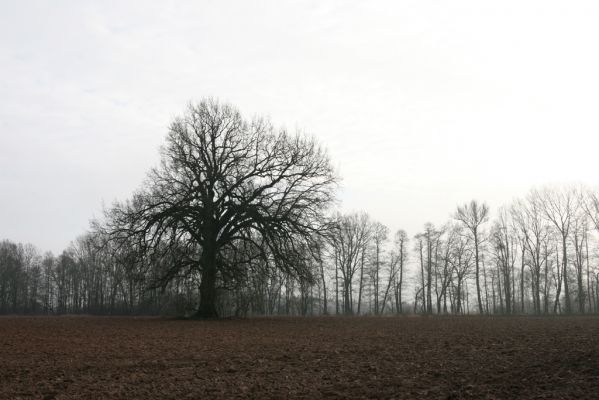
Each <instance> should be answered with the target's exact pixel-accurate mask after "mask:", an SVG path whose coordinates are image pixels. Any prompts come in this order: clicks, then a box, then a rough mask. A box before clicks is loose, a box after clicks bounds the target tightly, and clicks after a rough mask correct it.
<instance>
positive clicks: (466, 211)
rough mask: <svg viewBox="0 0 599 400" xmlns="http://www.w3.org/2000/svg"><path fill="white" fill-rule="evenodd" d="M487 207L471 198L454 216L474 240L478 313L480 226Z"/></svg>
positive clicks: (485, 216) (479, 307)
mask: <svg viewBox="0 0 599 400" xmlns="http://www.w3.org/2000/svg"><path fill="white" fill-rule="evenodd" d="M488 216H489V207H488V206H487V204H486V203H483V204H479V203H478V202H477V201H476V200H472V201H471V202H470V203H469V204H464V205H463V206H460V207H458V209H457V211H456V213H455V216H454V218H455V219H457V220H458V221H460V222H462V223H463V224H464V226H466V227H467V228H468V230H469V231H470V233H471V235H472V239H473V241H474V243H473V244H474V266H475V272H474V273H475V279H476V298H477V301H478V310H479V313H481V314H482V313H483V302H482V298H481V289H480V268H479V261H480V254H479V251H480V244H481V235H480V233H481V232H480V226H481V225H482V224H483V223H485V222H486V221H487V220H488Z"/></svg>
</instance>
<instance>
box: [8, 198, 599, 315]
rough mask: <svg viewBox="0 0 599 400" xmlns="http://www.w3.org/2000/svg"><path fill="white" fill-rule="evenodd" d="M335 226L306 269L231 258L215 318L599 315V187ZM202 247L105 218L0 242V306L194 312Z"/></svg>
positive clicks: (344, 218)
mask: <svg viewBox="0 0 599 400" xmlns="http://www.w3.org/2000/svg"><path fill="white" fill-rule="evenodd" d="M327 226H328V229H327V232H326V234H324V235H323V236H322V239H321V240H320V241H319V242H317V243H315V244H313V245H312V246H311V247H304V249H303V253H302V254H304V259H303V260H301V262H300V260H298V266H301V268H303V269H305V270H303V271H302V274H298V273H295V272H294V270H293V266H291V267H290V266H287V268H281V266H279V265H277V258H276V257H274V256H272V257H253V256H252V250H251V249H248V250H247V254H245V256H244V257H241V256H240V254H241V253H240V252H236V253H235V254H234V255H231V257H232V258H231V260H229V261H230V265H231V267H230V268H227V269H226V271H227V273H226V274H225V273H221V274H219V276H218V278H217V279H218V311H219V315H221V316H227V315H317V314H377V315H380V314H390V313H397V314H401V313H425V314H467V313H484V314H566V313H580V314H582V313H597V312H599V268H598V267H597V255H598V250H599V246H598V242H597V240H596V233H597V232H598V231H599V198H598V197H597V195H596V194H595V193H593V192H591V191H588V190H583V189H578V188H571V187H559V188H546V189H542V190H533V191H531V192H530V193H529V195H528V196H526V197H525V198H524V199H520V200H517V201H515V202H514V203H513V204H511V205H509V206H506V207H503V208H501V209H499V210H496V212H495V215H494V218H493V219H490V211H489V209H488V207H487V206H486V205H485V204H481V203H478V202H476V201H472V202H470V203H468V204H466V205H464V206H460V207H457V209H456V211H455V212H454V213H453V214H451V218H450V220H449V221H448V222H447V223H445V224H443V225H441V226H438V227H437V226H434V225H433V224H430V223H427V224H425V225H424V227H423V230H422V231H421V232H419V233H417V234H416V235H414V236H413V237H409V236H408V235H407V234H406V232H404V231H403V230H400V231H398V232H390V231H389V229H388V228H387V227H386V226H385V225H383V224H382V223H380V222H376V221H373V220H372V219H371V218H370V217H369V216H368V215H367V214H366V213H354V214H336V215H334V216H332V217H331V218H330V221H329V223H328V224H327ZM198 251H199V250H198V249H189V248H186V247H183V246H179V247H177V246H172V245H169V246H167V245H166V244H165V246H164V251H163V252H161V251H156V249H154V251H152V252H148V251H147V249H145V248H144V245H143V243H136V242H134V241H132V240H130V238H129V239H127V240H125V241H118V240H114V238H112V237H110V235H109V234H107V231H106V229H105V225H104V224H101V223H96V224H94V227H93V229H91V230H90V232H88V233H86V234H85V235H83V236H82V237H80V238H79V239H77V240H76V241H75V242H74V243H73V244H72V245H71V246H70V247H69V248H68V249H67V250H65V251H64V252H63V253H62V254H60V255H58V256H54V255H52V254H51V253H41V252H40V251H39V250H38V249H36V248H35V247H34V246H32V245H21V244H15V243H12V242H9V241H3V242H0V313H2V314H9V313H18V314H41V313H56V314H64V313H86V314H171V315H183V314H187V315H190V314H192V313H193V312H194V310H196V309H197V306H198V298H199V290H200V282H201V273H200V272H198V271H197V269H195V268H191V267H190V268H188V269H186V268H181V265H182V264H185V263H186V262H189V260H192V261H193V257H192V255H193V254H196V253H197V252H198ZM233 258H235V259H233ZM288 262H289V261H288ZM298 268H299V267H298ZM223 271H225V270H224V269H223Z"/></svg>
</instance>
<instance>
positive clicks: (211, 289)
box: [196, 246, 218, 319]
mask: <svg viewBox="0 0 599 400" xmlns="http://www.w3.org/2000/svg"><path fill="white" fill-rule="evenodd" d="M201 265H202V282H201V283H200V307H199V308H198V312H197V314H196V317H198V318H202V319H204V318H218V313H217V311H216V251H215V249H214V248H213V247H212V246H205V247H204V250H203V252H202V259H201Z"/></svg>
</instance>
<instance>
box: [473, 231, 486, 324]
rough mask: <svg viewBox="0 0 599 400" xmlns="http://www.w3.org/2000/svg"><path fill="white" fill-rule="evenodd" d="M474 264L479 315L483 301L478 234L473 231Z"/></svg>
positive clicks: (481, 311)
mask: <svg viewBox="0 0 599 400" xmlns="http://www.w3.org/2000/svg"><path fill="white" fill-rule="evenodd" d="M473 233H474V263H475V264H476V298H477V300H478V311H479V314H482V313H483V312H484V311H483V301H482V298H481V296H480V271H479V266H478V232H477V230H476V229H474V232H473Z"/></svg>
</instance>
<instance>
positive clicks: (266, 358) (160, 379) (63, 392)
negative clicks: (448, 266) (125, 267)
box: [0, 317, 599, 399]
mask: <svg viewBox="0 0 599 400" xmlns="http://www.w3.org/2000/svg"><path fill="white" fill-rule="evenodd" d="M0 398H2V399H19V398H23V399H29V398H39V399H71V398H92V399H93V398H95V399H110V398H113V399H132V398H140V399H152V398H160V399H184V398H202V399H213V398H217V399H218V398H281V399H284V398H305V399H313V398H396V399H402V398H420V399H435V398H438V399H461V398H487V399H513V398H530V399H533V398H534V399H544V398H547V399H549V398H551V399H582V398H595V399H596V398H599V318H595V317H568V318H567V317H564V318H524V317H522V318H519V317H516V318H476V317H458V318H450V317H447V318H424V317H405V318H391V317H387V318H373V317H372V318H371V317H363V318H272V319H248V320H226V321H181V320H167V319H159V318H102V317H98V318H95V317H32V318H29V317H0Z"/></svg>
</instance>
